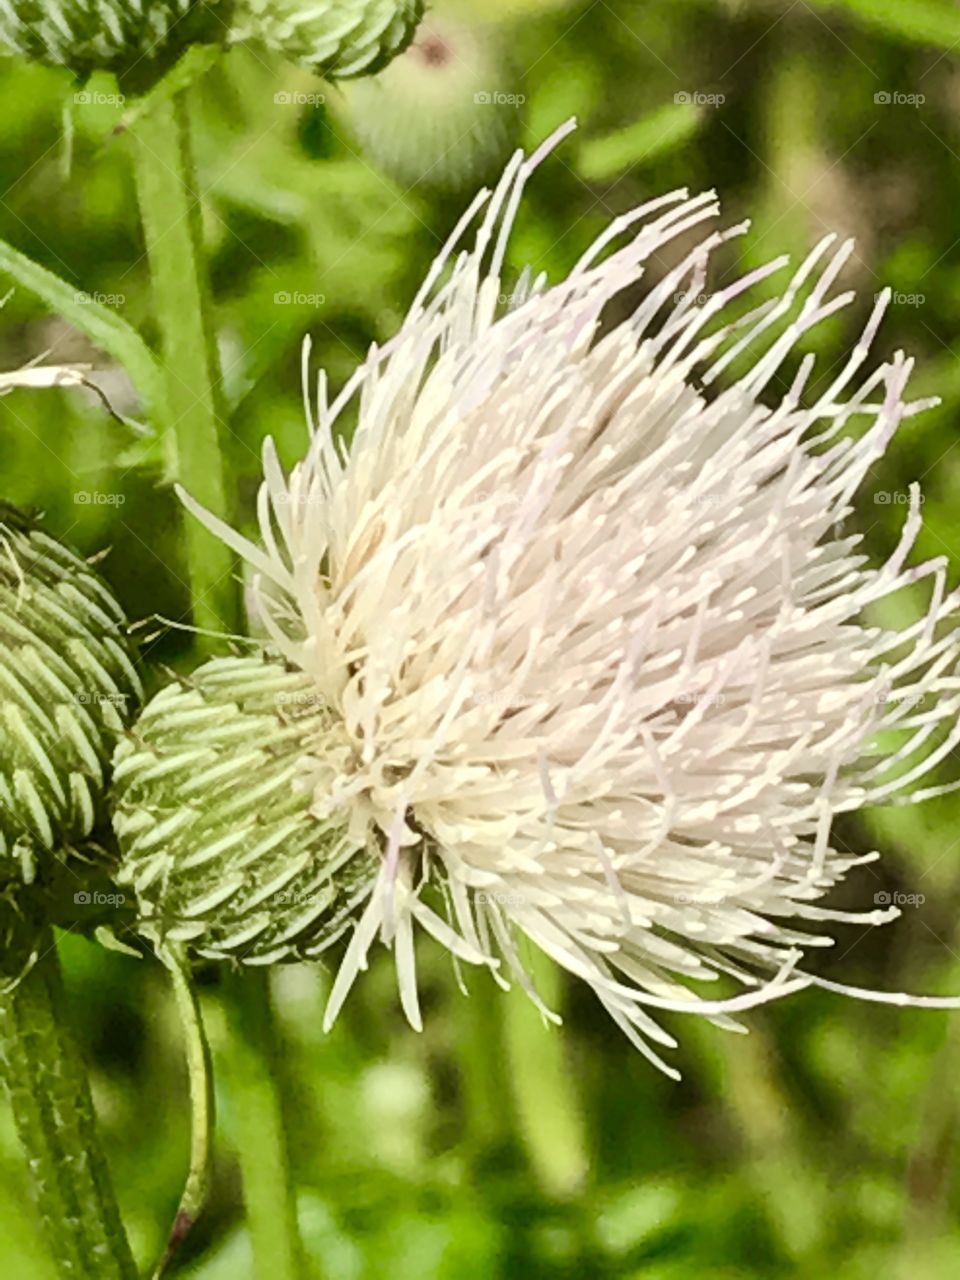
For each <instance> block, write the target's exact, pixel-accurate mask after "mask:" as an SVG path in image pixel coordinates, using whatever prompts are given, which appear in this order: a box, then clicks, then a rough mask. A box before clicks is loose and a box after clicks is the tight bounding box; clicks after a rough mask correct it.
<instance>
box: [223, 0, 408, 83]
mask: <svg viewBox="0 0 960 1280" xmlns="http://www.w3.org/2000/svg"><path fill="white" fill-rule="evenodd" d="M422 16H423V0H314V2H313V3H311V2H310V0H237V4H236V11H235V14H234V19H233V21H234V28H233V31H232V33H231V34H232V36H233V38H234V39H236V40H249V39H255V40H259V41H260V42H261V43H262V44H264V45H266V46H267V47H268V48H269V49H274V50H276V51H277V52H278V53H282V54H283V55H284V56H285V57H287V58H290V59H292V60H293V61H294V62H299V63H301V64H302V65H303V66H306V67H311V68H314V69H315V70H317V71H320V72H322V73H323V74H324V75H327V76H331V77H335V78H336V77H339V78H346V77H348V76H363V75H372V74H373V73H374V72H376V71H379V70H380V68H381V67H385V66H386V65H387V63H388V62H389V61H390V60H391V58H394V57H396V55H397V54H398V53H401V52H402V51H403V50H404V49H405V48H406V47H407V45H408V44H409V43H410V41H411V39H412V38H413V33H414V31H415V30H416V27H417V23H418V22H419V21H420V19H421V17H422Z"/></svg>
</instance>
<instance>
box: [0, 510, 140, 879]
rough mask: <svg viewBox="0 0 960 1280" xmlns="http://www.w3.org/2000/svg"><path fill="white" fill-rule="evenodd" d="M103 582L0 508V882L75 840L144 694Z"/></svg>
mask: <svg viewBox="0 0 960 1280" xmlns="http://www.w3.org/2000/svg"><path fill="white" fill-rule="evenodd" d="M125 627H126V621H125V619H124V616H123V614H122V612H121V610H120V607H119V605H118V604H117V602H116V600H115V599H114V597H113V595H112V593H111V592H110V590H109V588H108V587H107V585H106V583H104V582H103V581H102V579H101V578H100V577H99V575H98V574H97V573H96V572H95V571H94V570H93V569H92V568H91V566H90V565H89V564H88V563H87V562H86V561H84V560H81V559H80V557H79V556H78V555H76V554H75V553H74V552H73V551H71V550H70V549H69V548H68V547H65V546H63V545H62V544H61V543H59V542H56V541H55V540H54V539H53V538H49V537H47V535H46V534H44V533H42V532H40V530H39V529H37V528H35V527H34V526H33V524H32V523H31V522H30V521H29V520H28V519H27V518H26V517H24V516H23V515H22V514H21V513H20V512H18V511H16V510H14V509H13V508H11V507H6V506H4V507H2V508H0V629H2V632H3V644H2V646H0V886H2V885H3V884H5V883H11V882H13V881H15V880H18V879H22V880H25V881H30V880H32V879H33V875H34V872H35V869H36V864H37V862H38V861H39V860H41V859H42V858H44V857H45V856H47V855H50V854H53V853H54V852H56V851H58V850H62V849H64V848H66V847H69V846H72V845H75V844H77V843H79V842H82V841H84V840H85V839H86V838H87V837H88V836H89V835H90V834H91V832H92V831H93V829H94V826H95V825H96V823H97V821H98V820H99V819H100V817H101V816H102V809H103V803H102V802H103V792H104V784H105V774H106V767H107V764H108V762H109V759H110V756H111V754H112V752H113V747H114V744H115V741H116V738H117V736H118V735H119V733H120V731H121V730H122V728H123V726H124V724H125V723H126V722H127V721H128V719H129V716H130V715H131V714H132V712H133V710H134V709H135V706H136V704H137V702H138V701H139V698H140V695H141V688H140V680H139V677H138V675H137V671H136V668H135V666H134V663H133V653H132V650H131V646H130V643H129V641H128V639H127V636H126V631H125Z"/></svg>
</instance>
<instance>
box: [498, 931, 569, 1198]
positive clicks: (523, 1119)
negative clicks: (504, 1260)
mask: <svg viewBox="0 0 960 1280" xmlns="http://www.w3.org/2000/svg"><path fill="white" fill-rule="evenodd" d="M524 967H525V968H526V969H527V971H528V973H529V974H530V976H531V977H532V978H533V981H534V985H535V986H536V988H537V991H538V992H539V994H540V997H541V999H542V1000H543V1002H544V1004H545V1005H546V1006H547V1007H548V1008H551V1009H556V1008H557V1006H558V1005H559V1003H560V1000H561V995H562V983H561V975H560V972H559V970H558V969H557V966H556V965H555V964H554V963H553V961H552V960H550V959H548V957H546V956H545V955H543V954H542V952H539V951H536V950H535V949H534V948H533V947H530V948H529V949H528V950H527V951H526V952H525V954H524ZM505 1003H506V1020H505V1024H504V1035H505V1039H506V1048H507V1058H508V1060H509V1064H510V1070H509V1073H508V1074H509V1078H510V1081H511V1084H512V1087H513V1097H514V1105H515V1107H516V1111H517V1119H518V1121H519V1125H520V1131H521V1133H522V1134H523V1140H524V1144H525V1146H526V1149H527V1154H528V1157H529V1159H530V1164H531V1166H532V1167H533V1170H534V1172H535V1174H536V1175H537V1179H538V1181H539V1182H540V1184H541V1186H542V1187H543V1189H544V1191H546V1192H547V1193H548V1194H549V1195H553V1196H557V1197H560V1198H564V1197H567V1196H571V1195H574V1194H576V1192H577V1191H579V1190H580V1189H581V1187H582V1186H583V1184H584V1182H585V1181H586V1178H587V1174H588V1171H589V1157H588V1154H587V1144H586V1131H585V1125H584V1120H583V1112H582V1109H581V1106H580V1098H579V1095H578V1093H577V1090H576V1088H575V1086H574V1082H573V1079H572V1078H571V1074H570V1068H569V1066H568V1064H567V1062H566V1059H565V1056H564V1038H563V1035H562V1034H561V1033H560V1032H559V1030H558V1029H557V1028H555V1027H550V1026H544V1020H543V1017H542V1015H541V1014H540V1013H539V1011H538V1010H537V1008H536V1006H535V1005H534V1004H533V1003H532V1002H531V1001H530V999H529V998H528V997H527V996H526V995H525V994H524V992H522V991H520V990H519V989H518V988H514V990H513V991H511V992H510V993H509V995H507V996H506V997H505Z"/></svg>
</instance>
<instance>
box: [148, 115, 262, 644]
mask: <svg viewBox="0 0 960 1280" xmlns="http://www.w3.org/2000/svg"><path fill="white" fill-rule="evenodd" d="M132 132H133V133H134V134H135V137H136V156H137V163H136V173H137V191H138V194H139V200H140V212H141V217H142V219H143V230H144V237H145V240H146V246H147V256H148V258H149V262H150V274H151V279H152V285H153V300H154V308H155V315H156V319H157V322H158V324H159V326H160V336H161V341H162V346H163V359H164V366H165V372H166V379H167V396H166V405H165V421H164V422H162V423H158V424H157V427H158V429H159V430H160V431H163V432H164V433H166V435H167V437H168V439H170V438H172V439H173V441H174V443H175V450H174V453H175V457H176V473H177V478H178V479H179V480H180V482H181V483H182V484H183V485H184V487H185V488H186V489H188V490H189V492H190V493H191V494H192V495H193V497H194V498H196V500H197V501H198V502H200V503H202V504H203V506H205V507H207V508H208V510H210V511H212V512H214V514H216V515H218V516H228V515H229V511H228V508H227V498H226V495H227V485H226V482H225V477H224V463H223V457H222V452H221V438H222V433H223V432H224V431H225V430H226V412H225V407H224V403H223V391H222V378H221V374H220V360H219V355H218V353H217V344H216V335H215V333H214V331H213V327H212V325H211V324H210V321H209V316H210V305H209V298H208V287H207V277H206V268H205V264H204V260H203V227H202V224H201V208H200V200H199V196H198V187H197V180H196V174H195V171H194V164H193V153H192V148H191V143H190V125H189V116H188V113H187V106H186V95H185V94H184V93H179V94H177V95H176V96H175V97H173V98H172V99H170V100H169V101H160V102H158V103H157V104H156V105H155V107H154V109H153V110H152V111H150V112H149V113H148V114H146V115H144V116H141V117H140V118H139V119H138V120H137V122H136V127H135V128H134V129H133V130H132ZM184 536H185V539H186V551H187V564H188V568H189V575H190V594H191V599H192V608H193V621H194V625H195V626H197V627H200V628H203V629H210V630H213V631H224V630H227V631H236V629H237V626H238V620H239V611H238V591H237V584H236V580H235V564H234V558H233V555H232V553H231V552H230V551H229V550H228V549H227V547H225V546H224V544H223V543H222V542H220V541H219V539H217V538H215V537H214V536H213V535H212V534H211V533H209V532H208V531H207V529H205V528H204V526H203V525H202V524H200V522H199V521H198V520H194V519H192V518H188V519H187V520H186V523H185V526H184Z"/></svg>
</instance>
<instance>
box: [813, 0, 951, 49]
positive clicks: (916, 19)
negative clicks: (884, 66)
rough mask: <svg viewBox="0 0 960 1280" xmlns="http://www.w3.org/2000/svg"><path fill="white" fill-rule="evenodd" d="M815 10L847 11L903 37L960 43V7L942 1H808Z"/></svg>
mask: <svg viewBox="0 0 960 1280" xmlns="http://www.w3.org/2000/svg"><path fill="white" fill-rule="evenodd" d="M807 3H808V4H810V5H811V6H812V7H813V8H815V9H826V10H829V11H833V12H835V13H847V14H849V15H850V16H851V17H853V18H856V20H857V21H858V22H862V23H863V24H864V25H865V26H869V27H874V28H878V29H879V30H881V31H883V32H885V33H886V34H887V35H890V36H894V37H898V38H899V39H901V40H915V41H916V42H917V43H918V44H942V45H945V46H946V47H947V48H950V49H952V48H953V46H954V45H956V44H957V43H958V42H960V9H958V8H956V6H950V5H945V4H941V3H938V0H807Z"/></svg>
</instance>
